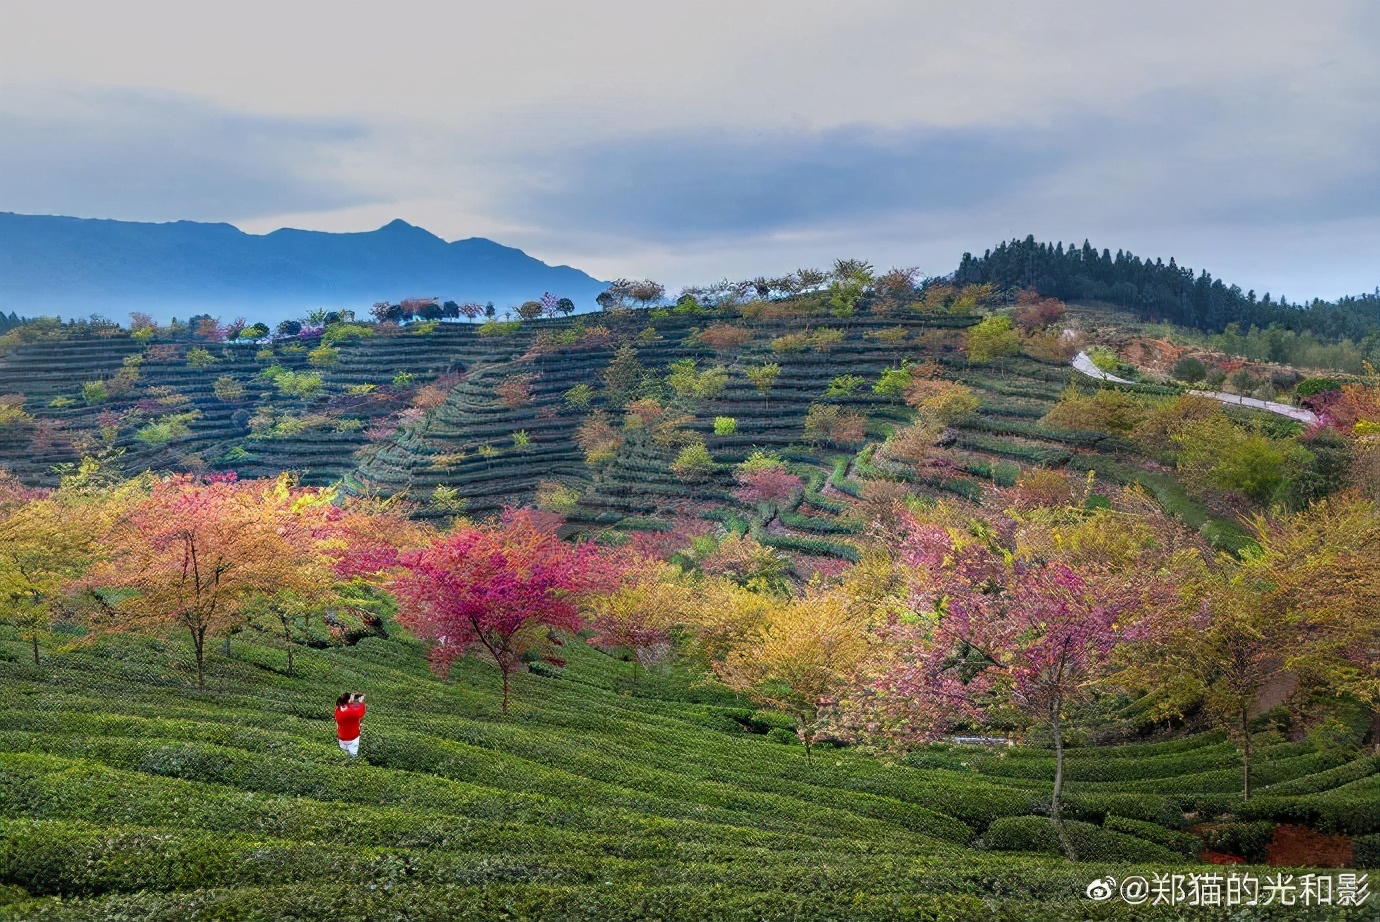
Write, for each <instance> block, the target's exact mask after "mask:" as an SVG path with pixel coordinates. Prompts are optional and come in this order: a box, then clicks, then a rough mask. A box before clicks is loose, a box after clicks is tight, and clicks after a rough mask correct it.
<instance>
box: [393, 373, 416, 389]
mask: <svg viewBox="0 0 1380 922" xmlns="http://www.w3.org/2000/svg"><path fill="white" fill-rule="evenodd" d="M416 380H417V376H416V375H414V374H413V373H412V372H410V371H400V372H398V373H397V374H395V375H394V376H393V386H394V387H411V386H412V382H413V381H416Z"/></svg>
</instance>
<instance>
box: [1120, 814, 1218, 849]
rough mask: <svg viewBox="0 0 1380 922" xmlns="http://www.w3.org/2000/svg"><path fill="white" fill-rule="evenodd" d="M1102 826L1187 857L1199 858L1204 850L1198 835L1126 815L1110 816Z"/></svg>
mask: <svg viewBox="0 0 1380 922" xmlns="http://www.w3.org/2000/svg"><path fill="white" fill-rule="evenodd" d="M1102 828H1104V829H1110V830H1112V831H1113V832H1123V833H1125V834H1126V835H1128V836H1135V837H1136V838H1137V839H1144V840H1145V841H1147V842H1154V843H1155V844H1156V845H1160V846H1163V847H1164V848H1167V849H1169V850H1170V851H1171V852H1174V853H1175V854H1178V855H1182V856H1183V857H1185V858H1190V859H1194V858H1197V857H1198V853H1199V852H1201V851H1202V850H1203V840H1202V839H1200V838H1198V837H1197V836H1193V835H1189V834H1188V833H1186V832H1178V831H1176V830H1173V829H1165V828H1164V827H1163V826H1159V825H1156V824H1155V823H1147V822H1145V821H1143V820H1133V819H1129V818H1127V817H1124V816H1109V817H1107V819H1106V820H1105V821H1104V822H1103V824H1102Z"/></svg>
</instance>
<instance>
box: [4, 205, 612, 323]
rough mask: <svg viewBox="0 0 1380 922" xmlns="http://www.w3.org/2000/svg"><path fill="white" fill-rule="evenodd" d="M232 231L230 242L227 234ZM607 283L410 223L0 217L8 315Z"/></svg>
mask: <svg viewBox="0 0 1380 922" xmlns="http://www.w3.org/2000/svg"><path fill="white" fill-rule="evenodd" d="M227 232H228V233H227ZM603 288H604V285H603V283H602V282H599V281H597V280H596V279H593V278H591V277H590V276H588V275H586V274H585V273H583V272H580V271H578V270H575V269H571V268H569V267H565V266H549V265H547V264H545V263H543V262H541V261H540V260H537V259H534V258H532V257H530V256H528V255H526V254H525V253H523V252H522V251H520V250H515V249H512V248H510V247H504V246H503V245H502V244H498V243H495V242H493V241H488V240H484V241H482V242H481V241H480V240H479V239H477V238H472V239H471V240H470V241H466V242H463V243H459V244H447V243H446V242H445V240H443V239H442V238H440V237H438V236H436V235H435V234H433V233H431V232H430V231H428V230H426V229H425V228H421V227H418V226H416V225H415V224H410V223H408V222H407V221H404V220H402V219H401V218H399V219H396V220H393V221H390V222H388V223H387V224H385V225H383V226H382V227H380V228H378V229H377V230H373V231H363V232H355V233H327V232H324V231H308V230H288V229H280V230H277V231H274V232H272V233H269V234H263V235H258V234H243V233H241V232H239V231H238V230H235V229H234V228H233V227H231V226H230V225H228V224H221V225H212V224H202V223H197V222H192V221H179V222H173V223H169V224H157V225H155V224H145V223H137V222H126V221H93V222H85V221H75V220H74V219H71V218H63V217H57V216H51V217H50V216H39V215H14V214H9V215H6V214H0V307H2V308H3V309H4V310H5V311H6V312H8V311H9V310H11V309H14V310H19V311H21V312H23V313H25V314H35V313H36V312H40V311H51V312H68V311H70V310H71V305H73V304H90V305H91V306H92V308H98V309H99V310H100V311H101V312H103V313H106V314H108V315H116V316H118V315H119V314H120V313H122V312H124V311H126V310H140V311H147V312H150V313H154V314H155V315H156V316H159V317H166V316H168V315H171V314H173V313H177V314H179V315H182V314H185V313H191V312H198V311H207V312H211V313H217V312H222V313H228V314H230V315H231V316H234V315H235V313H237V312H244V311H245V309H246V308H249V307H250V306H251V305H252V306H253V308H252V309H257V310H261V311H272V312H273V314H275V315H279V316H281V315H284V314H286V315H288V316H291V315H292V314H293V313H294V312H296V311H301V310H310V309H312V308H315V307H326V308H353V309H356V310H359V309H361V308H367V306H368V305H369V304H372V303H373V302H375V301H379V300H385V299H399V298H406V297H410V296H412V295H415V294H416V293H418V292H424V293H426V294H428V295H437V296H440V297H443V298H447V299H453V300H456V301H480V302H483V301H495V302H497V303H499V304H504V303H508V304H517V303H520V302H522V301H525V300H527V299H529V298H533V297H536V296H538V295H539V294H540V293H541V292H543V291H552V292H556V293H557V294H558V295H560V296H562V297H569V298H571V299H572V300H574V301H575V303H576V304H577V305H580V306H581V307H585V308H592V307H593V306H594V297H595V295H597V294H598V293H599V292H600V291H602V290H603Z"/></svg>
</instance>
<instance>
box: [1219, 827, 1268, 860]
mask: <svg viewBox="0 0 1380 922" xmlns="http://www.w3.org/2000/svg"><path fill="white" fill-rule="evenodd" d="M1274 837H1275V824H1274V823H1271V822H1267V821H1256V822H1250V823H1220V824H1218V825H1216V826H1212V827H1210V828H1209V829H1208V830H1207V834H1206V835H1205V836H1204V837H1203V844H1204V847H1206V848H1207V849H1208V850H1209V851H1214V852H1221V853H1223V854H1227V855H1239V856H1241V857H1242V858H1245V859H1246V861H1247V862H1249V863H1250V864H1263V863H1264V862H1265V851H1266V849H1268V848H1269V847H1270V842H1271V841H1272V840H1273V839H1274Z"/></svg>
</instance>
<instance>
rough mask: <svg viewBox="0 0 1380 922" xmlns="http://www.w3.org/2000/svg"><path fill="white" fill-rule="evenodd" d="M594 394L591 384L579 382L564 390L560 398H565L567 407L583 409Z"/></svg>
mask: <svg viewBox="0 0 1380 922" xmlns="http://www.w3.org/2000/svg"><path fill="white" fill-rule="evenodd" d="M594 394H595V391H594V388H593V387H592V386H590V385H588V384H584V383H581V384H577V385H575V386H574V387H572V388H571V389H570V390H568V391H566V392H565V394H564V395H562V399H564V400H565V405H566V406H568V407H574V408H576V409H584V408H585V407H588V406H589V404H590V401H592V400H593V399H594Z"/></svg>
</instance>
